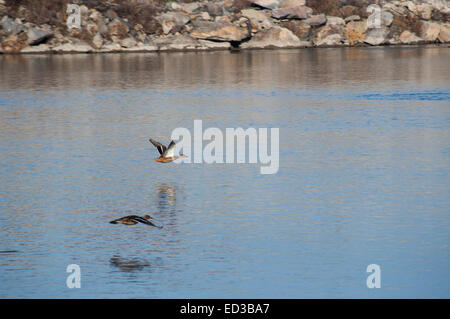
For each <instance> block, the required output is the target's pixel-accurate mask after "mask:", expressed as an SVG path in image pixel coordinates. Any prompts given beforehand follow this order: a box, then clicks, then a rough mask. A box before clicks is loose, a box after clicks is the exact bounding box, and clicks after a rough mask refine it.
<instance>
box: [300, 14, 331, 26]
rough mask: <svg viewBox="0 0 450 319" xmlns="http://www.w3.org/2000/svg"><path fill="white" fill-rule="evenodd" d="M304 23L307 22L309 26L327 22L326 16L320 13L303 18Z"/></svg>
mask: <svg viewBox="0 0 450 319" xmlns="http://www.w3.org/2000/svg"><path fill="white" fill-rule="evenodd" d="M305 23H307V24H309V25H310V26H320V25H324V24H325V23H327V16H326V15H324V14H323V13H322V14H317V15H313V16H311V17H309V18H308V19H306V20H305Z"/></svg>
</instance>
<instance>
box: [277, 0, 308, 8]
mask: <svg viewBox="0 0 450 319" xmlns="http://www.w3.org/2000/svg"><path fill="white" fill-rule="evenodd" d="M305 3H306V0H282V1H281V3H280V5H279V7H280V8H288V7H296V6H304V5H305Z"/></svg>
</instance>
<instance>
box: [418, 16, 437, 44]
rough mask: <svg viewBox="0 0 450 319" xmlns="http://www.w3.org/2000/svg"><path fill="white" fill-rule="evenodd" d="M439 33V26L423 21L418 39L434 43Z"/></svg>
mask: <svg viewBox="0 0 450 319" xmlns="http://www.w3.org/2000/svg"><path fill="white" fill-rule="evenodd" d="M440 32H441V26H440V25H439V24H438V23H434V22H426V21H424V22H423V23H422V27H421V30H420V37H421V38H422V39H424V40H425V41H429V42H434V41H436V40H438V37H439V33H440Z"/></svg>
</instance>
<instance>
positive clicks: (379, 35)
mask: <svg viewBox="0 0 450 319" xmlns="http://www.w3.org/2000/svg"><path fill="white" fill-rule="evenodd" d="M388 34H389V29H388V28H385V27H383V28H376V29H369V31H368V32H367V33H366V36H365V38H364V42H365V43H367V44H370V45H380V44H385V43H386V41H387V39H386V37H387V35H388Z"/></svg>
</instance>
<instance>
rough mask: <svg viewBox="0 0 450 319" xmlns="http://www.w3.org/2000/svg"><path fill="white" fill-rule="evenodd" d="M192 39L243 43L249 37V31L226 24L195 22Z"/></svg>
mask: <svg viewBox="0 0 450 319" xmlns="http://www.w3.org/2000/svg"><path fill="white" fill-rule="evenodd" d="M192 24H193V26H194V29H193V30H192V31H191V33H190V35H191V37H193V38H195V39H203V40H214V41H242V40H243V39H245V38H247V37H248V36H249V32H248V29H246V28H240V27H238V26H236V25H234V24H230V23H226V22H210V21H193V22H192Z"/></svg>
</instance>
